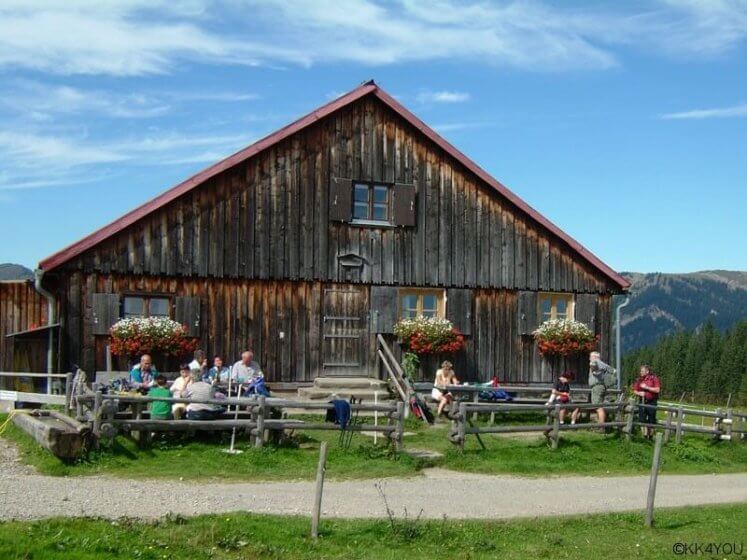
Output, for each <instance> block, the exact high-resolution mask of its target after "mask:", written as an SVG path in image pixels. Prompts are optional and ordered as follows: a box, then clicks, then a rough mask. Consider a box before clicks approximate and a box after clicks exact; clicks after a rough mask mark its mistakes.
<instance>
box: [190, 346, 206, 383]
mask: <svg viewBox="0 0 747 560" xmlns="http://www.w3.org/2000/svg"><path fill="white" fill-rule="evenodd" d="M189 369H190V370H195V371H198V372H199V373H200V374H202V375H203V376H204V375H205V373H206V372H207V369H208V363H207V357H206V356H205V352H204V351H203V350H200V349H199V348H198V349H197V350H195V351H194V354H193V355H192V361H191V362H189Z"/></svg>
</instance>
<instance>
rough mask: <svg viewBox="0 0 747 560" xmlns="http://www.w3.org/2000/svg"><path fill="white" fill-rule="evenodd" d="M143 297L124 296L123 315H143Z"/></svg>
mask: <svg viewBox="0 0 747 560" xmlns="http://www.w3.org/2000/svg"><path fill="white" fill-rule="evenodd" d="M143 307H144V305H143V298H140V297H125V298H124V316H125V317H142V316H143V315H144V309H143Z"/></svg>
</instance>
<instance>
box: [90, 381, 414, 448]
mask: <svg viewBox="0 0 747 560" xmlns="http://www.w3.org/2000/svg"><path fill="white" fill-rule="evenodd" d="M159 401H160V402H168V403H170V404H175V403H183V404H187V405H189V404H207V405H213V406H221V407H229V408H230V407H239V409H242V411H241V413H235V412H229V413H226V414H225V415H223V417H221V418H218V419H215V420H187V419H182V420H155V419H150V417H149V413H148V405H150V404H151V403H153V402H159ZM77 403H78V406H79V409H78V415H79V419H83V420H87V421H89V422H91V424H92V432H93V434H94V436H95V437H97V438H105V439H111V438H113V437H114V436H116V435H117V434H118V433H128V434H133V433H134V434H135V437H136V439H141V434H149V433H150V432H159V431H160V432H172V431H221V430H233V429H237V430H243V431H245V432H246V433H248V434H249V436H250V438H251V441H252V442H253V444H254V445H255V446H256V447H262V446H263V445H264V444H265V443H267V441H269V439H270V437H271V436H272V434H273V433H275V434H277V433H279V432H285V431H286V430H336V431H343V430H342V428H341V427H340V426H339V425H338V424H334V423H331V422H306V421H304V420H301V419H293V418H288V417H287V412H288V411H291V410H292V411H293V412H294V413H299V412H300V413H306V414H319V413H326V412H327V410H330V409H333V408H334V405H333V404H332V403H328V402H307V401H294V400H288V399H279V398H271V397H263V396H259V397H229V398H225V399H209V400H197V399H189V398H175V397H152V396H134V395H114V394H112V395H110V394H104V393H102V391H101V390H95V391H93V392H88V393H87V394H85V395H81V396H78V398H77ZM125 405H126V408H129V409H130V410H129V411H127V412H125V411H121V410H120V409H121V408H122V407H123V406H125ZM404 406H405V405H404V403H402V402H390V403H381V404H374V403H365V402H362V403H352V404H350V409H351V422H350V423H349V424H348V425H347V426H346V427H345V429H344V431H348V432H364V431H365V432H377V433H381V434H383V435H384V436H385V437H386V438H387V439H389V441H391V442H392V443H393V445H394V448H395V450H396V451H400V450H401V447H402V437H403V434H404V420H405V414H404ZM86 409H88V410H86ZM361 412H363V413H369V412H370V413H374V412H375V413H378V414H380V415H382V416H383V417H384V418H386V424H378V423H377V422H375V423H371V422H370V420H371V419H373V418H377V416H365V415H364V416H360V415H359V413H361ZM81 417H82V418H81Z"/></svg>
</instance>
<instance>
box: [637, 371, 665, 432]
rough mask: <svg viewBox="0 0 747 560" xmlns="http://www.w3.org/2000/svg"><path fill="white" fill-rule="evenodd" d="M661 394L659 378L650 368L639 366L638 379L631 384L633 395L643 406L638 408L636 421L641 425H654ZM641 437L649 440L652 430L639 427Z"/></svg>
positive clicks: (647, 427) (649, 427) (651, 428)
mask: <svg viewBox="0 0 747 560" xmlns="http://www.w3.org/2000/svg"><path fill="white" fill-rule="evenodd" d="M660 392H661V381H660V380H659V377H658V376H657V375H656V374H655V373H654V372H652V371H651V366H648V365H646V364H644V365H642V366H641V369H640V372H639V374H638V379H636V380H635V381H634V382H633V394H635V395H637V396H639V397H641V401H642V402H643V404H645V405H649V406H640V407H638V421H639V422H640V423H641V424H656V408H652V407H655V406H656V404H657V403H658V402H659V393H660ZM641 433H643V436H644V437H646V438H648V439H651V438H652V437H653V435H654V428H653V427H651V426H641Z"/></svg>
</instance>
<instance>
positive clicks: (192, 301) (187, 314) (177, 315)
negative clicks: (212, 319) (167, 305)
mask: <svg viewBox="0 0 747 560" xmlns="http://www.w3.org/2000/svg"><path fill="white" fill-rule="evenodd" d="M174 320H175V321H176V322H177V323H180V324H182V325H185V326H186V327H187V334H188V335H189V336H194V337H199V336H200V298H198V297H188V296H181V297H177V298H176V308H175V309H174Z"/></svg>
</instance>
